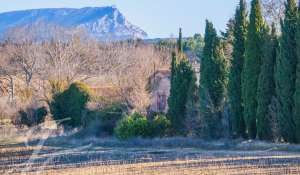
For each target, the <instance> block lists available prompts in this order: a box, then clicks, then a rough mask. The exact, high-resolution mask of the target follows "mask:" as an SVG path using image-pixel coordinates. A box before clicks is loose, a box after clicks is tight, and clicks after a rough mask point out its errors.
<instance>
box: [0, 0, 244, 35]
mask: <svg viewBox="0 0 300 175" xmlns="http://www.w3.org/2000/svg"><path fill="white" fill-rule="evenodd" d="M238 1H239V0H1V1H0V12H7V11H16V10H24V9H37V8H60V7H69V8H82V7H101V6H112V5H114V6H116V7H117V8H118V9H119V10H120V11H121V13H123V14H124V15H125V17H126V18H127V19H128V20H129V21H130V22H131V23H132V24H135V25H137V26H139V27H140V28H142V29H143V30H144V31H146V32H147V33H148V36H149V38H164V37H170V36H174V35H177V33H178V28H179V27H182V30H183V36H185V37H187V36H193V35H194V34H195V33H201V34H203V33H204V29H205V20H206V19H208V20H210V21H212V22H213V23H214V25H215V27H216V29H217V30H218V31H220V30H225V28H226V23H227V21H228V20H229V18H231V17H232V16H233V15H234V12H235V8H236V5H237V4H238Z"/></svg>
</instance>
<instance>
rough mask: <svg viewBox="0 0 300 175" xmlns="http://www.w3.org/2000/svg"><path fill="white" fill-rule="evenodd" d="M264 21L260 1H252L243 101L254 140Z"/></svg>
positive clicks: (246, 118)
mask: <svg viewBox="0 0 300 175" xmlns="http://www.w3.org/2000/svg"><path fill="white" fill-rule="evenodd" d="M264 30H265V22H264V20H263V16H262V11H261V6H260V1H259V0H252V3H251V13H250V23H249V26H248V33H247V42H246V53H245V61H244V69H243V77H242V100H243V103H244V119H245V122H246V127H247V131H248V136H249V137H250V138H251V139H254V138H255V137H256V134H257V132H256V131H257V129H256V111H257V83H258V77H259V74H260V66H261V60H262V57H263V47H262V44H263V32H264Z"/></svg>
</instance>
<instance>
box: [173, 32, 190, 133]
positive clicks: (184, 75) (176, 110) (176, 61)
mask: <svg viewBox="0 0 300 175" xmlns="http://www.w3.org/2000/svg"><path fill="white" fill-rule="evenodd" d="M180 31H181V30H180ZM181 45H182V44H181V42H180V39H179V41H178V47H180V46H181ZM179 50H180V49H179ZM193 77H194V71H193V69H192V66H191V65H190V63H189V62H188V60H187V58H186V56H185V55H184V54H183V53H182V52H179V53H177V56H176V54H175V53H174V52H173V53H172V63H171V88H170V96H169V99H168V105H169V110H168V118H169V120H170V121H171V124H172V128H173V131H174V132H173V133H174V134H175V135H184V134H185V132H186V128H185V116H186V115H185V114H186V104H187V101H188V97H189V96H190V95H189V93H192V92H191V91H188V90H189V89H190V86H193V85H192V84H193V83H195V82H194V81H193Z"/></svg>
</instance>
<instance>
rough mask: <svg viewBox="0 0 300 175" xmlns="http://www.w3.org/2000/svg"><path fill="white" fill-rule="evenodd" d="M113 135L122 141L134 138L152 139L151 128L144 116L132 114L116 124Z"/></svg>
mask: <svg viewBox="0 0 300 175" xmlns="http://www.w3.org/2000/svg"><path fill="white" fill-rule="evenodd" d="M115 134H116V136H117V137H118V138H119V139H122V140H124V139H130V138H135V137H142V138H147V137H153V127H152V124H151V123H150V122H149V121H148V120H147V118H146V117H145V116H143V115H141V114H138V113H134V114H132V115H130V116H127V117H126V118H123V119H122V120H121V121H120V122H119V123H118V125H117V127H116V128H115Z"/></svg>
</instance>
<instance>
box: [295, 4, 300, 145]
mask: <svg viewBox="0 0 300 175" xmlns="http://www.w3.org/2000/svg"><path fill="white" fill-rule="evenodd" d="M299 6H300V4H299ZM299 6H298V10H299V8H300V7H299ZM296 43H297V56H298V57H297V68H296V85H295V93H294V102H295V108H294V118H293V120H294V122H295V125H296V133H295V134H296V141H297V143H300V107H299V106H300V12H299V11H298V21H297V31H296Z"/></svg>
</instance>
